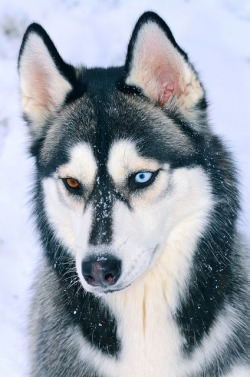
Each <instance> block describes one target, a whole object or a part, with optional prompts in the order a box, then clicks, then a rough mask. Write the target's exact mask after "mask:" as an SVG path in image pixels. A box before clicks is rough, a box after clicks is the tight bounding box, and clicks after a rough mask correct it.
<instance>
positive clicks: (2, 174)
mask: <svg viewBox="0 0 250 377" xmlns="http://www.w3.org/2000/svg"><path fill="white" fill-rule="evenodd" d="M145 10H154V11H156V12H158V13H159V14H160V15H161V16H162V17H163V18H164V19H165V20H166V21H167V22H168V24H169V26H170V28H171V29H172V30H173V33H174V35H175V37H176V39H177V41H178V43H179V44H180V46H182V47H183V48H184V50H186V51H187V52H188V54H189V56H190V57H191V60H192V62H193V63H194V64H195V66H196V68H197V70H198V71H199V73H200V76H201V78H202V81H203V83H204V85H205V87H206V89H207V95H208V98H209V101H210V103H211V109H210V110H211V113H210V114H211V116H210V117H211V121H212V124H213V127H214V129H215V130H216V131H217V132H218V133H219V134H220V135H223V137H224V139H225V140H227V141H228V144H229V146H230V148H231V150H232V152H233V154H234V156H235V157H236V162H237V164H238V167H239V172H240V181H241V182H242V183H241V191H242V196H243V209H244V214H243V215H242V222H241V224H240V225H241V229H242V231H243V232H244V233H245V234H246V235H247V237H248V238H250V237H249V225H248V224H249V223H250V169H249V161H248V158H249V157H250V153H249V149H248V148H249V142H250V125H249V123H250V121H249V119H250V106H249V105H250V43H249V38H250V0H221V1H218V0H202V1H199V0H175V1H171V0H166V1H162V0H154V1H153V0H138V1H136V2H135V1H133V0H86V1H80V0H43V1H39V2H37V1H33V0H12V1H9V0H1V3H0V83H1V91H0V208H1V212H0V224H1V227H0V292H1V295H0V334H1V335H0V376H4V377H17V376H18V377H25V376H27V364H28V362H27V360H28V357H27V354H28V352H27V344H26V342H27V340H26V339H27V336H26V321H27V311H28V307H29V298H30V286H31V283H32V280H33V277H34V271H35V268H34V266H35V264H36V261H37V260H38V259H39V257H40V251H39V247H38V242H37V240H36V237H35V234H34V229H33V228H34V226H33V221H32V219H30V212H31V211H30V205H29V200H30V187H31V186H32V171H33V161H32V160H31V159H30V158H29V157H28V155H27V145H28V142H29V138H28V133H27V129H26V127H25V125H24V122H23V121H22V119H21V111H20V105H19V92H18V76H17V72H16V66H17V56H18V49H19V47H20V43H21V38H22V35H23V33H24V31H25V29H26V27H27V26H28V24H29V23H31V22H33V21H36V22H39V23H41V24H42V25H43V27H44V28H45V29H46V30H47V31H48V33H49V34H50V36H51V37H52V39H53V40H54V42H55V44H56V46H57V47H58V49H59V52H60V53H61V55H62V56H63V58H64V59H65V60H67V61H69V62H71V63H73V64H81V63H84V64H86V65H88V66H92V65H96V66H98V65H104V66H107V65H119V64H123V62H124V58H125V53H126V45H127V43H128V40H129V37H130V33H131V31H132V28H133V26H134V24H135V22H136V20H137V18H138V17H139V15H140V14H141V13H142V12H143V11H145Z"/></svg>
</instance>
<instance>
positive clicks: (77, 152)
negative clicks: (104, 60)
mask: <svg viewBox="0 0 250 377" xmlns="http://www.w3.org/2000/svg"><path fill="white" fill-rule="evenodd" d="M18 67H19V74H20V85H21V97H22V107H23V113H24V117H25V119H26V121H27V123H28V126H29V129H30V134H31V138H32V142H31V148H30V150H31V154H32V155H33V156H34V157H35V161H36V182H35V185H34V215H35V217H36V223H37V228H38V231H39V234H40V240H41V245H42V248H43V260H42V263H41V266H40V269H39V272H38V275H37V281H36V285H35V292H34V299H33V305H32V308H31V319H30V336H31V359H32V360H31V361H32V362H31V364H32V367H31V369H32V371H31V376H32V377H249V376H250V331H249V327H250V321H249V320H250V309H249V308H250V298H249V276H248V270H247V267H246V266H247V263H248V261H247V256H246V255H247V252H246V251H245V248H244V246H243V243H242V241H241V239H240V237H239V235H238V233H237V230H236V223H237V217H238V212H239V195H238V189H237V179H236V171H235V168H234V165H233V164H232V160H231V156H230V154H229V153H228V151H227V149H226V148H225V146H224V144H223V143H222V142H221V140H220V139H219V138H218V137H217V136H215V135H214V133H213V131H212V130H211V128H210V125H209V124H208V119H207V102H206V98H205V93H204V89H203V86H202V84H201V83H200V81H199V78H198V75H197V73H196V71H195V69H194V68H193V66H192V64H191V63H190V62H189V59H188V56H187V54H186V53H185V52H184V51H183V50H182V49H181V48H180V47H179V46H178V44H177V43H176V41H175V39H174V37H173V35H172V33H171V31H170V29H169V28H168V26H167V25H166V24H165V23H164V21H163V20H162V19H161V18H160V17H159V16H158V15H156V14H155V13H152V12H147V13H144V14H143V15H142V16H141V17H140V19H139V20H138V22H137V24H136V26H135V29H134V31H133V33H132V37H131V40H130V42H129V45H128V52H127V57H126V61H125V65H124V66H123V67H111V68H107V69H106V68H91V69H87V68H85V67H77V68H74V67H73V66H71V65H69V64H67V63H65V62H64V61H63V60H62V58H61V57H60V55H59V54H58V52H57V50H56V48H55V46H54V44H53V43H52V41H51V39H50V38H49V36H48V35H47V33H46V32H45V31H44V29H43V28H42V27H41V26H39V25H38V24H32V25H30V26H29V27H28V29H27V31H26V33H25V35H24V38H23V42H22V46H21V50H20V55H19V63H18Z"/></svg>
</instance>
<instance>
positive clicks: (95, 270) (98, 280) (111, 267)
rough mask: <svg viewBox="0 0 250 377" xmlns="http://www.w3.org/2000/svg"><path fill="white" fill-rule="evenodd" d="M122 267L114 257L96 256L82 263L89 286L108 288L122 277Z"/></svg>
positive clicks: (83, 272)
mask: <svg viewBox="0 0 250 377" xmlns="http://www.w3.org/2000/svg"><path fill="white" fill-rule="evenodd" d="M121 265H122V263H121V261H120V260H119V259H117V258H114V257H113V256H109V255H105V256H95V257H91V258H89V259H86V260H83V261H82V274H83V277H84V279H85V280H86V282H87V283H88V284H89V285H92V286H94V287H95V286H101V287H108V286H110V285H114V284H115V283H116V282H117V280H118V279H119V277H120V276H121Z"/></svg>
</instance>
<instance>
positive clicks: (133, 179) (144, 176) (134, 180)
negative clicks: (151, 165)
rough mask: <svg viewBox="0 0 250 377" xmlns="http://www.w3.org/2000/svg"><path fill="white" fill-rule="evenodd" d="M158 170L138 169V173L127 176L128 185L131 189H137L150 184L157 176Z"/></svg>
mask: <svg viewBox="0 0 250 377" xmlns="http://www.w3.org/2000/svg"><path fill="white" fill-rule="evenodd" d="M159 171H160V169H159V170H156V171H153V172H150V171H139V172H138V173H134V174H131V176H130V177H129V178H128V187H129V189H130V190H131V191H137V190H141V189H144V188H146V187H148V186H150V185H151V184H152V183H153V182H154V180H155V178H156V177H157V175H158V173H159Z"/></svg>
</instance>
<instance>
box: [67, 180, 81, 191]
mask: <svg viewBox="0 0 250 377" xmlns="http://www.w3.org/2000/svg"><path fill="white" fill-rule="evenodd" d="M65 183H66V185H67V186H68V187H69V188H71V189H74V190H77V189H79V187H80V183H79V181H78V180H77V179H75V178H71V177H69V178H66V179H65Z"/></svg>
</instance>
